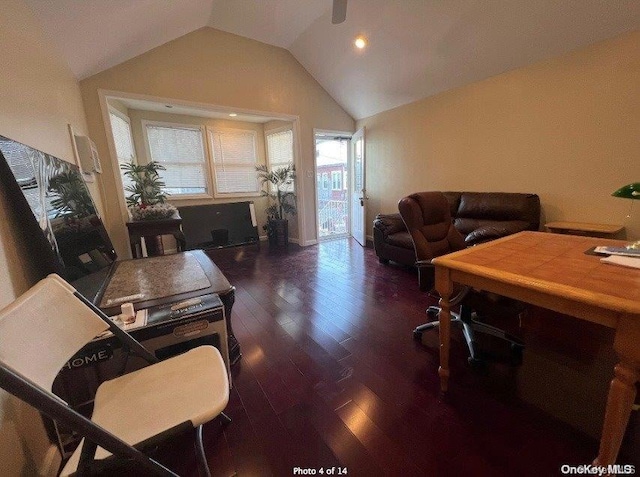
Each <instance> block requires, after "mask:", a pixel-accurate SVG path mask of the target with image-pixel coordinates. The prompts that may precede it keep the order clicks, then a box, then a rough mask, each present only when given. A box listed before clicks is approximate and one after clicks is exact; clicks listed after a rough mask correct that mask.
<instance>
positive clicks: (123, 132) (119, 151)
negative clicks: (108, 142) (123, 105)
mask: <svg viewBox="0 0 640 477" xmlns="http://www.w3.org/2000/svg"><path fill="white" fill-rule="evenodd" d="M109 119H110V120H111V131H112V133H113V142H114V143H115V146H116V156H117V158H118V169H120V176H121V177H122V185H123V187H125V188H126V187H127V186H128V185H131V179H129V178H128V177H127V176H125V175H124V171H123V170H122V169H121V168H120V166H121V165H122V164H129V163H131V162H132V161H133V162H134V163H135V162H136V150H135V149H134V147H133V139H132V137H131V123H130V122H129V118H128V117H127V116H125V115H124V114H122V113H120V112H118V111H116V110H114V109H110V110H109ZM126 194H127V191H126V190H125V195H126Z"/></svg>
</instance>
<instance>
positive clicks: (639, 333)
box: [433, 231, 640, 466]
mask: <svg viewBox="0 0 640 477" xmlns="http://www.w3.org/2000/svg"><path fill="white" fill-rule="evenodd" d="M599 245H605V246H624V245H626V242H623V241H620V240H611V239H602V238H592V237H582V236H575V235H561V234H554V233H544V232H531V231H527V232H520V233H518V234H514V235H510V236H508V237H504V238H502V239H498V240H495V241H492V242H488V243H485V244H481V245H478V246H475V247H471V248H467V249H465V250H461V251H458V252H455V253H451V254H448V255H443V256H441V257H438V258H436V259H434V260H433V264H434V265H435V286H436V290H437V291H438V293H439V294H440V296H441V299H440V305H441V312H440V327H439V330H440V367H439V369H438V373H439V375H440V385H441V389H442V391H446V390H447V387H448V386H449V375H450V370H449V346H450V338H451V331H450V330H451V307H452V304H451V300H452V298H454V297H452V295H453V291H454V284H460V285H466V286H468V287H472V288H474V289H479V290H485V291H488V292H493V293H497V294H499V295H502V296H506V297H510V298H514V299H516V300H520V301H523V302H526V303H530V304H533V305H536V306H540V307H543V308H547V309H550V310H554V311H557V312H560V313H564V314H567V315H571V316H574V317H576V318H579V319H581V320H586V321H590V322H593V323H597V324H600V325H603V326H606V327H609V328H613V329H615V338H614V342H613V347H614V349H615V351H616V353H617V355H618V357H619V362H618V363H617V364H616V366H615V368H614V372H613V379H612V381H611V384H610V387H609V395H608V398H607V405H606V410H605V418H604V424H603V427H602V434H601V437H600V449H599V453H598V456H597V457H596V459H595V460H594V462H593V463H594V464H595V465H601V466H607V465H611V464H614V463H615V461H616V458H617V456H618V451H619V450H620V445H621V443H622V438H623V436H624V432H625V429H626V427H627V423H628V421H629V417H630V414H631V409H632V406H633V403H634V399H635V396H636V383H637V382H638V381H639V380H640V269H637V268H629V267H623V266H619V265H611V264H607V263H604V262H602V261H601V260H600V259H601V257H602V255H600V256H598V255H596V254H594V253H593V248H594V247H596V246H599ZM636 260H638V261H639V262H640V258H637V259H636Z"/></svg>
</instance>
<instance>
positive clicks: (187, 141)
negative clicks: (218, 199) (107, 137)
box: [143, 121, 208, 195]
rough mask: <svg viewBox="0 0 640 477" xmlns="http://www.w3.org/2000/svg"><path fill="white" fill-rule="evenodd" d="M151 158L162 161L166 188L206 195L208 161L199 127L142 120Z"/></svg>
mask: <svg viewBox="0 0 640 477" xmlns="http://www.w3.org/2000/svg"><path fill="white" fill-rule="evenodd" d="M143 125H144V127H145V131H146V134H147V144H148V146H149V159H150V160H152V161H157V162H159V163H160V164H162V165H163V166H164V167H165V169H166V170H164V171H160V177H161V178H162V180H163V181H164V183H165V187H164V188H163V191H164V192H166V193H168V194H171V195H203V194H207V193H208V190H207V182H208V181H207V163H206V158H205V152H204V143H203V140H202V130H201V129H200V127H199V126H187V125H179V124H166V123H154V122H149V121H143Z"/></svg>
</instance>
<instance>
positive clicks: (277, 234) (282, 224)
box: [269, 219, 289, 247]
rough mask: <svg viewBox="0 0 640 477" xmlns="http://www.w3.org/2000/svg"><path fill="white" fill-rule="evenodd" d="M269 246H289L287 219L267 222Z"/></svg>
mask: <svg viewBox="0 0 640 477" xmlns="http://www.w3.org/2000/svg"><path fill="white" fill-rule="evenodd" d="M269 245H270V246H271V247H286V246H287V245H289V221H288V220H287V219H274V220H270V221H269Z"/></svg>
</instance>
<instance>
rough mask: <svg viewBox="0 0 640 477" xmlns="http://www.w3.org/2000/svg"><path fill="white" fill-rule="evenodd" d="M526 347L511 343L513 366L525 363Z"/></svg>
mask: <svg viewBox="0 0 640 477" xmlns="http://www.w3.org/2000/svg"><path fill="white" fill-rule="evenodd" d="M523 354H524V346H522V345H519V344H516V343H511V364H513V365H514V366H520V365H521V364H522V361H523Z"/></svg>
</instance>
